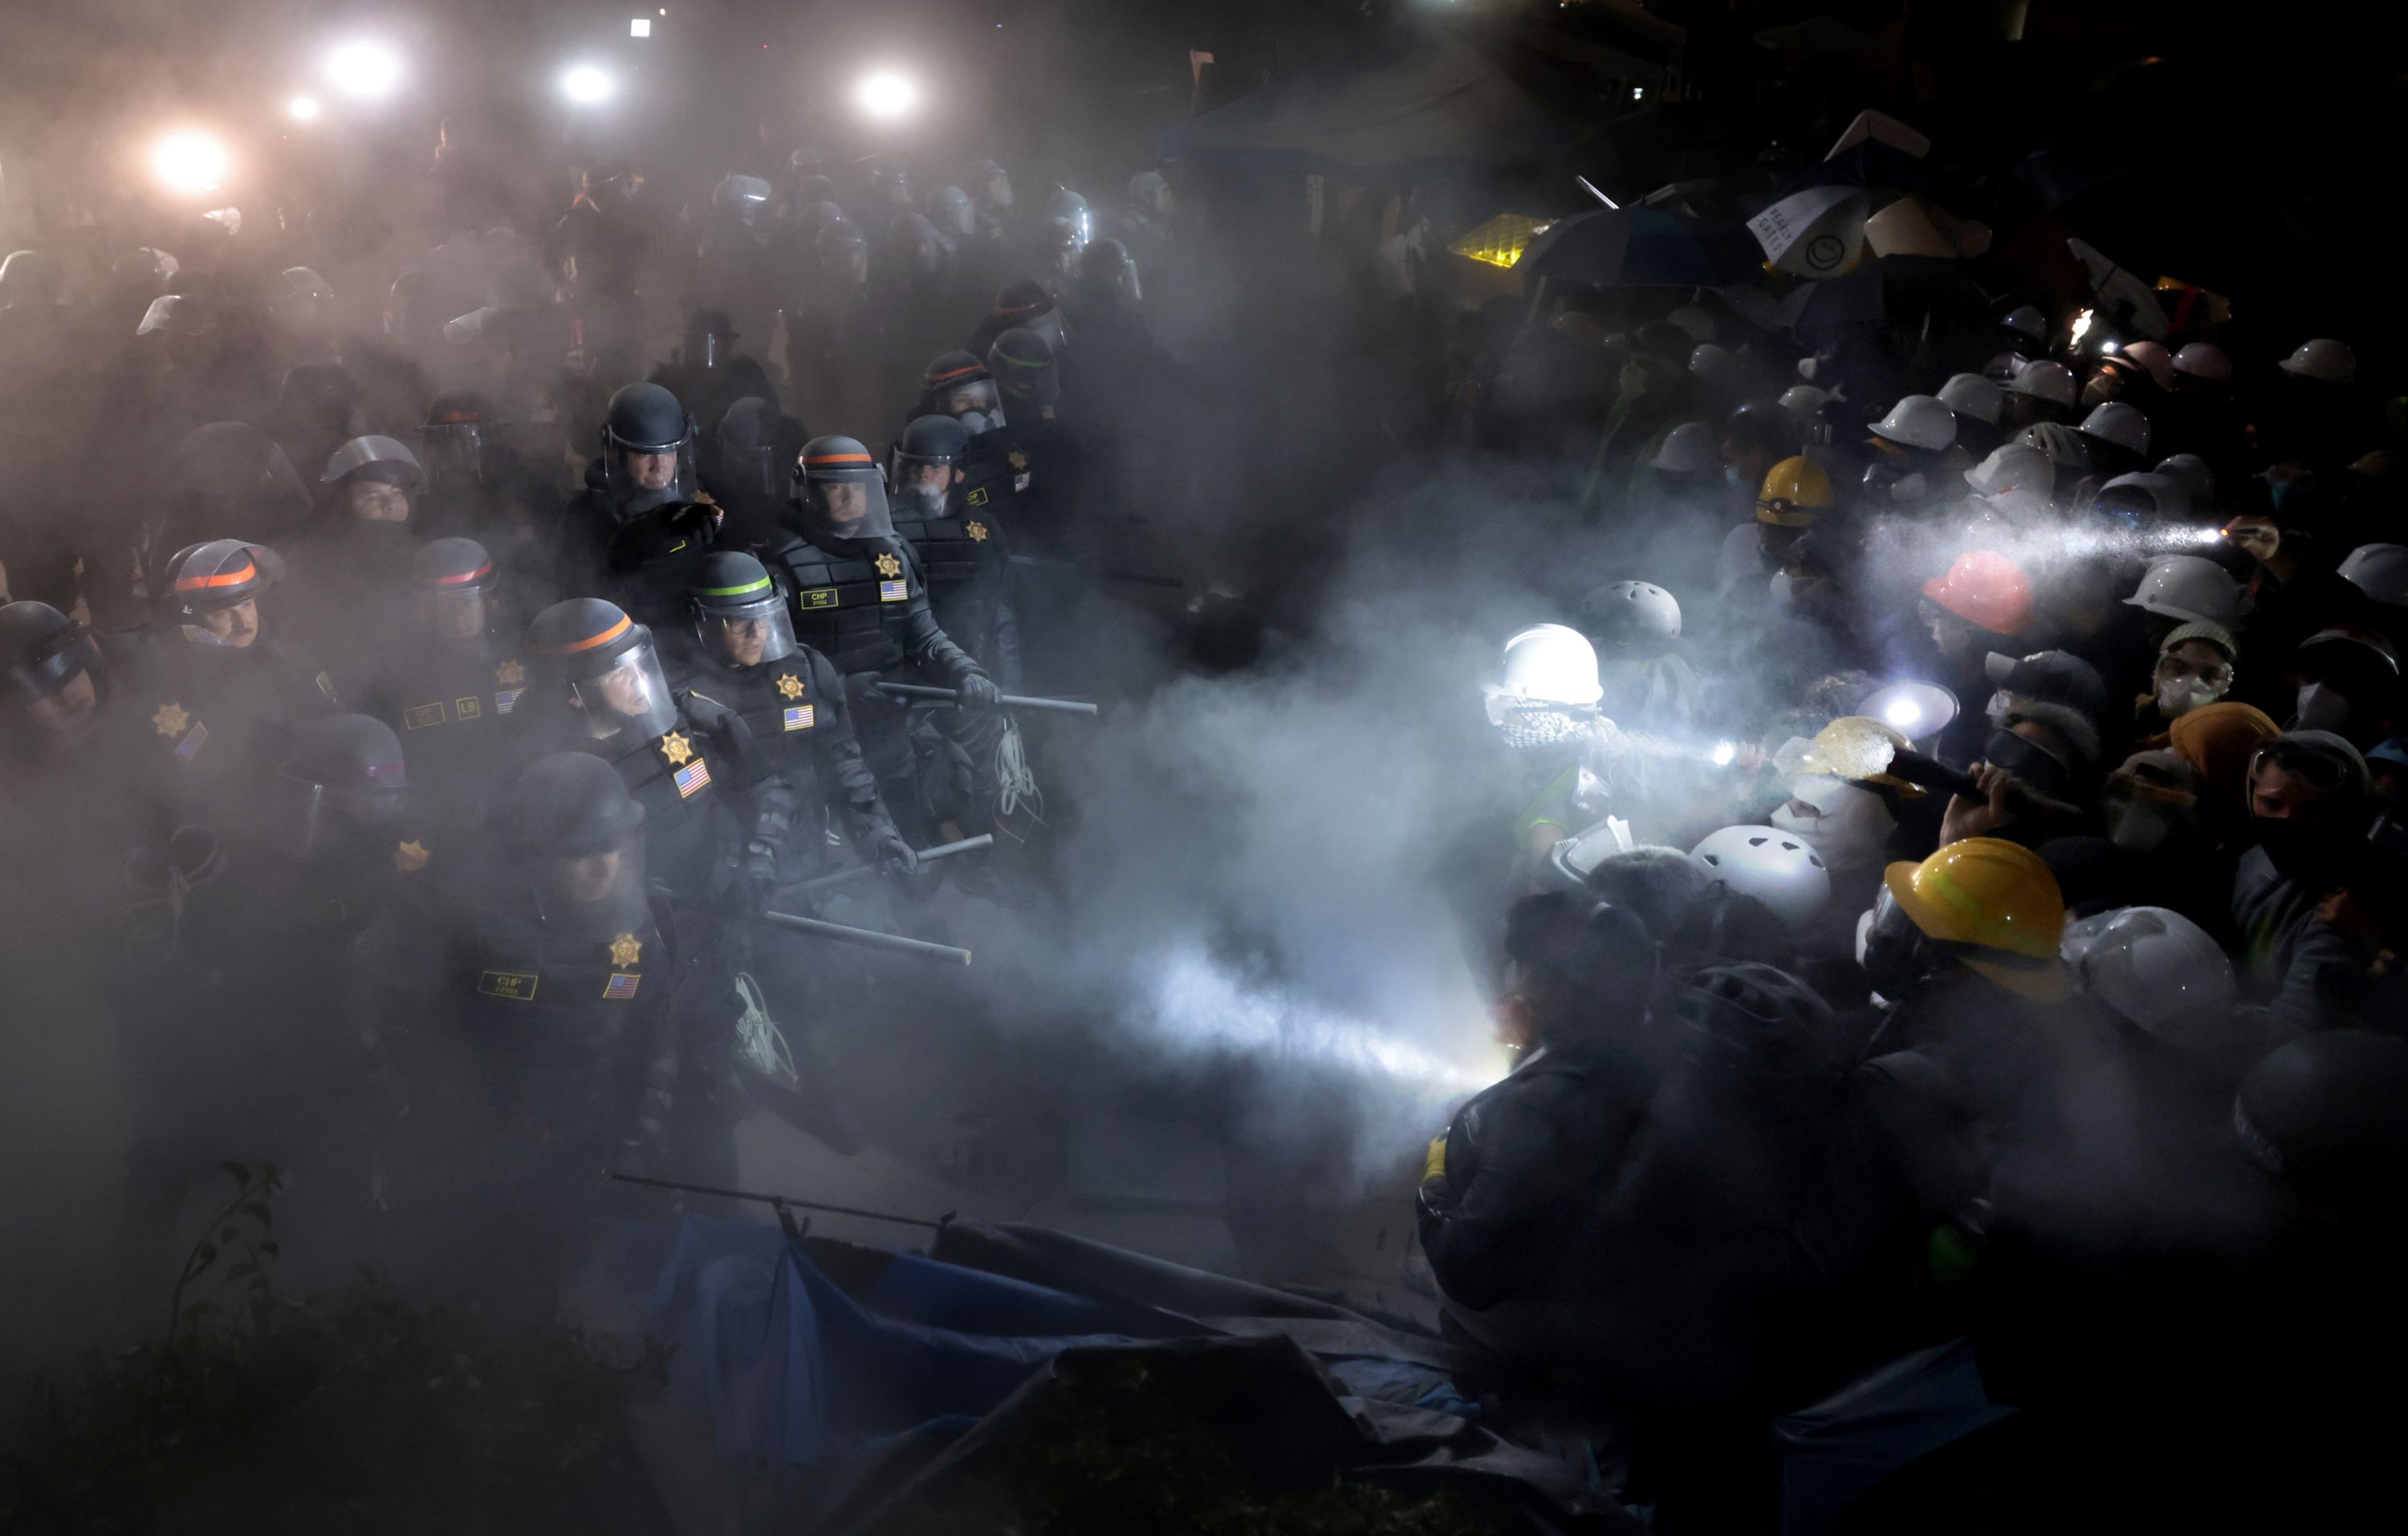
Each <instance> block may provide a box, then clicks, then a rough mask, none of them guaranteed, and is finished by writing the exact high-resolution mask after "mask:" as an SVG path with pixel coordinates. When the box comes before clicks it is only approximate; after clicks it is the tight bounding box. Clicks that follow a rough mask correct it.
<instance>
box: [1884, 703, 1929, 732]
mask: <svg viewBox="0 0 2408 1536" xmlns="http://www.w3.org/2000/svg"><path fill="white" fill-rule="evenodd" d="M1882 718H1883V719H1884V720H1885V721H1887V722H1889V723H1890V724H1891V725H1896V726H1897V727H1898V728H1899V730H1900V731H1902V732H1904V733H1905V734H1906V735H1908V736H1913V735H1914V732H1913V731H1911V730H1907V727H1908V726H1909V725H1921V724H1922V723H1923V711H1921V710H1918V709H1916V708H1915V707H1914V705H1913V704H1912V703H1910V702H1908V701H1907V700H1905V699H1903V698H1901V699H1898V700H1896V701H1894V702H1892V703H1891V705H1890V706H1889V708H1887V709H1885V710H1884V711H1882Z"/></svg>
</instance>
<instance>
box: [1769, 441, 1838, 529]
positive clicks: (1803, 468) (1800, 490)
mask: <svg viewBox="0 0 2408 1536" xmlns="http://www.w3.org/2000/svg"><path fill="white" fill-rule="evenodd" d="M1839 504H1840V497H1839V495H1838V493H1837V492H1835V491H1833V490H1832V489H1831V477H1830V476H1828V475H1827V474H1825V473H1824V472H1823V467H1822V466H1821V465H1819V464H1816V463H1815V462H1814V461H1813V459H1810V458H1806V457H1804V456H1803V455H1800V456H1799V457H1798V458H1794V459H1784V460H1782V461H1781V462H1780V463H1779V464H1776V465H1774V466H1773V467H1771V469H1770V470H1769V471H1767V472H1766V474H1765V477H1764V485H1763V488H1762V489H1761V490H1759V491H1757V492H1756V521H1757V522H1758V523H1770V524H1774V525H1776V526H1778V527H1783V528H1811V527H1813V525H1814V520H1815V519H1816V518H1817V517H1820V516H1821V515H1822V514H1823V513H1825V512H1828V511H1829V510H1831V509H1832V508H1834V507H1836V506H1838V505H1839Z"/></svg>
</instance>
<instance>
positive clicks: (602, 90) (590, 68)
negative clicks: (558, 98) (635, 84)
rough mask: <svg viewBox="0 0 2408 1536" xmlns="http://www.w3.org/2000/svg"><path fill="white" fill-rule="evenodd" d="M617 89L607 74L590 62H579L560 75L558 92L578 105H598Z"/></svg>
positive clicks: (607, 99)
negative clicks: (579, 63)
mask: <svg viewBox="0 0 2408 1536" xmlns="http://www.w3.org/2000/svg"><path fill="white" fill-rule="evenodd" d="M617 89H618V86H617V83H616V82H615V81H613V80H612V79H610V77H609V74H607V73H605V72H604V71H602V70H600V69H596V68H595V66H594V65H590V64H581V65H577V66H576V67H575V68H573V69H571V70H569V71H568V72H567V73H566V74H565V75H563V76H561V77H560V93H561V94H562V95H564V96H566V97H567V98H568V99H569V100H571V101H573V102H575V103H576V104H577V105H578V106H580V107H595V106H599V105H600V104H601V103H603V102H606V101H609V99H610V94H611V93H612V92H613V91H615V90H617Z"/></svg>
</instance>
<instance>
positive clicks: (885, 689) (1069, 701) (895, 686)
mask: <svg viewBox="0 0 2408 1536" xmlns="http://www.w3.org/2000/svg"><path fill="white" fill-rule="evenodd" d="M878 691H879V692H880V693H882V694H884V695H885V696H887V697H889V698H906V699H910V700H913V701H914V702H917V701H920V700H923V699H925V700H926V701H927V702H929V703H931V704H959V703H960V702H961V701H962V696H961V694H960V693H959V692H957V691H956V690H954V689H952V688H932V687H930V686H928V685H927V684H925V683H921V682H882V683H880V684H878ZM996 703H998V704H1000V705H1002V706H1003V707H1004V708H1005V709H1007V710H1045V711H1051V712H1053V713H1054V714H1085V715H1092V714H1096V713H1098V712H1100V711H1098V710H1097V707H1096V706H1095V705H1093V704H1087V703H1083V702H1082V701H1081V700H1078V699H1075V698H1030V697H1027V696H1025V695H1021V694H1005V695H1002V696H999V697H998V698H996Z"/></svg>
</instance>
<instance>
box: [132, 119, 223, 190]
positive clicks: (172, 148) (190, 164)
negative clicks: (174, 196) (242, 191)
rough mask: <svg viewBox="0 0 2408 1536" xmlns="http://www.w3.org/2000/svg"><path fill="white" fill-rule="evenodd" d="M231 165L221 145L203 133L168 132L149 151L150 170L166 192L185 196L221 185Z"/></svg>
mask: <svg viewBox="0 0 2408 1536" xmlns="http://www.w3.org/2000/svg"><path fill="white" fill-rule="evenodd" d="M232 165H233V161H232V159H231V158H230V157H229V156H228V155H227V154H226V150H225V146H224V145H222V144H221V143H219V142H218V141H217V140H216V139H214V138H211V137H210V136H208V135H207V134H198V133H179V134H169V135H168V136H166V137H165V138H163V139H161V140H160V141H159V143H158V145H157V147H156V148H154V149H153V150H151V151H150V173H151V174H152V175H153V176H156V177H157V178H158V179H159V181H160V184H161V185H163V186H165V188H166V189H167V190H168V191H170V192H177V193H182V194H187V195H196V194H200V193H205V192H209V191H212V190H214V189H215V188H217V187H219V186H220V185H222V184H223V182H224V181H225V179H226V172H227V171H228V169H230V168H231V167H232Z"/></svg>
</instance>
